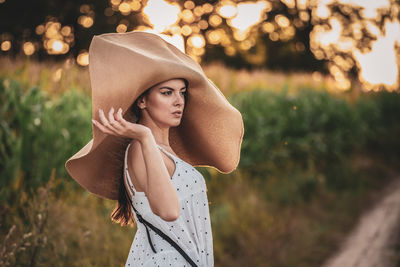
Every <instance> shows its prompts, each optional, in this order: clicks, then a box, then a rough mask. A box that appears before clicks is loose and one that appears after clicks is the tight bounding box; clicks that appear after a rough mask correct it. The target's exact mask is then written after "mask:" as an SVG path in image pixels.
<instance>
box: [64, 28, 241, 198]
mask: <svg viewBox="0 0 400 267" xmlns="http://www.w3.org/2000/svg"><path fill="white" fill-rule="evenodd" d="M89 60H90V64H89V74H90V79H91V87H92V115H93V118H94V119H96V120H99V117H98V112H97V111H98V109H99V108H101V109H103V110H104V111H108V110H109V109H110V108H111V107H114V108H115V109H116V108H119V107H121V108H122V110H123V114H124V117H125V118H126V116H127V111H128V109H129V108H130V106H131V105H132V103H133V102H134V101H135V100H136V98H137V97H138V96H139V95H140V94H141V93H143V92H144V91H145V90H146V89H148V88H150V87H151V86H153V85H155V84H158V83H160V82H163V81H166V80H170V79H172V78H184V79H186V80H187V81H188V82H189V88H188V98H187V103H186V104H185V111H184V114H183V116H182V120H181V124H180V125H179V126H177V127H173V128H171V129H170V135H169V141H170V145H171V147H172V149H173V150H174V151H175V153H176V154H177V155H178V156H179V157H180V158H181V159H183V160H185V161H186V162H188V163H189V164H191V165H193V166H210V167H214V168H216V169H217V170H218V171H220V172H222V173H229V172H232V171H233V170H234V169H236V167H237V165H238V163H239V159H240V148H241V143H242V139H243V134H244V127H243V120H242V116H241V114H240V112H239V111H238V110H237V109H236V108H234V107H233V106H232V105H231V104H230V103H229V102H228V101H227V99H226V98H225V96H224V95H223V94H222V93H221V91H220V90H219V89H218V88H217V86H215V84H214V83H213V82H212V81H211V80H210V79H208V78H207V77H206V75H205V74H204V72H203V70H202V68H201V67H200V65H199V64H198V63H197V62H196V61H194V60H193V59H192V58H191V57H189V56H188V55H186V54H184V53H183V52H181V51H180V50H179V49H178V48H176V47H175V46H173V45H172V44H169V43H167V42H166V41H164V40H163V39H162V38H161V37H159V36H157V35H155V34H151V33H145V32H129V33H124V34H117V33H108V34H102V35H99V36H95V37H94V38H93V40H92V42H91V45H90V48H89ZM126 145H127V141H126V139H123V138H120V137H116V136H113V135H107V134H105V133H103V132H101V131H100V130H99V129H98V128H97V127H93V139H92V140H90V141H89V142H88V143H87V144H86V145H85V146H84V147H83V148H82V149H81V150H79V151H78V152H77V153H76V154H75V155H73V156H72V157H71V158H70V159H68V160H67V162H66V164H65V167H66V169H67V171H68V173H69V174H70V175H71V177H72V178H74V179H75V180H76V181H77V182H78V183H79V184H80V185H82V186H83V187H84V188H86V189H87V190H88V191H90V192H92V193H94V194H96V195H99V196H101V197H105V198H108V199H114V200H116V199H118V192H119V185H120V182H121V175H122V167H123V165H122V164H123V157H124V153H123V152H124V150H125V148H126Z"/></svg>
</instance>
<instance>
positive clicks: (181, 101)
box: [175, 92, 185, 105]
mask: <svg viewBox="0 0 400 267" xmlns="http://www.w3.org/2000/svg"><path fill="white" fill-rule="evenodd" d="M184 103H185V99H184V96H183V95H181V93H180V92H178V93H177V94H175V104H180V105H183V104H184Z"/></svg>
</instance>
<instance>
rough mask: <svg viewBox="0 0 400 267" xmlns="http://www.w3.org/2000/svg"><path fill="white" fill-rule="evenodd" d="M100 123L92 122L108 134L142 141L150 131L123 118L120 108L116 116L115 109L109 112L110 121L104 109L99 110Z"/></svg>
mask: <svg viewBox="0 0 400 267" xmlns="http://www.w3.org/2000/svg"><path fill="white" fill-rule="evenodd" d="M99 117H100V122H98V121H96V120H92V122H93V124H94V125H95V126H96V127H97V128H99V129H100V130H101V131H102V132H104V133H106V134H112V135H116V136H121V137H128V138H132V139H138V140H141V139H142V138H143V137H144V136H145V135H146V134H147V133H148V131H150V129H149V128H148V127H146V126H144V125H142V124H137V123H131V122H129V121H127V120H125V119H124V118H123V117H122V109H121V108H119V109H118V111H117V113H116V114H115V115H114V108H113V107H111V109H110V111H109V112H108V119H107V117H106V116H105V114H104V111H103V110H102V109H99Z"/></svg>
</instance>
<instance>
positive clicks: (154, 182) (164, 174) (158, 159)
mask: <svg viewBox="0 0 400 267" xmlns="http://www.w3.org/2000/svg"><path fill="white" fill-rule="evenodd" d="M139 142H140V144H136V145H135V144H134V149H133V151H134V153H133V155H132V166H133V174H134V176H135V178H136V180H137V181H138V183H139V185H140V186H141V188H143V191H144V192H145V193H146V196H147V199H148V200H149V204H150V207H151V210H152V211H153V213H154V214H156V215H158V216H160V217H161V218H162V219H163V220H166V221H174V220H176V219H177V218H178V217H179V210H180V206H179V200H178V195H177V193H176V189H175V187H174V186H173V184H172V182H171V178H170V174H169V172H168V170H167V167H166V166H165V163H164V160H163V158H162V154H161V152H160V149H159V148H158V147H157V144H156V142H155V139H154V136H153V134H152V133H151V131H150V130H149V131H148V132H147V133H146V134H144V135H143V137H142V138H140V139H139Z"/></svg>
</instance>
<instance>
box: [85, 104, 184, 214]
mask: <svg viewBox="0 0 400 267" xmlns="http://www.w3.org/2000/svg"><path fill="white" fill-rule="evenodd" d="M99 117H100V122H98V121H96V120H94V119H93V120H92V121H93V124H94V125H95V126H96V127H98V128H99V129H100V130H101V131H102V132H104V133H107V134H112V135H116V136H121V137H128V138H131V139H133V140H134V141H132V145H131V148H133V149H132V150H131V151H132V152H133V153H132V155H131V159H130V160H131V163H132V164H131V166H133V168H131V169H132V172H133V175H132V177H131V178H132V180H133V179H135V181H137V183H138V184H139V186H140V188H144V192H145V194H146V196H147V199H148V200H149V204H150V208H151V210H152V211H153V213H154V214H156V215H158V216H160V217H161V218H162V219H163V220H166V221H174V220H176V219H177V218H178V217H179V210H180V207H179V200H178V195H177V193H176V191H175V188H174V186H173V185H172V182H171V178H170V175H169V173H168V170H167V167H166V166H165V163H164V160H163V158H162V155H161V152H160V150H159V148H158V147H157V144H156V141H155V139H154V136H153V133H152V132H151V130H150V129H149V128H148V127H146V126H144V125H141V124H136V123H131V122H129V121H126V120H125V119H124V118H123V117H122V109H119V110H118V112H117V114H116V117H114V108H111V109H110V111H109V113H108V119H107V118H106V116H105V114H104V111H103V110H101V109H100V110H99ZM135 140H137V141H138V142H136V141H135ZM132 183H133V181H132Z"/></svg>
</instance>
